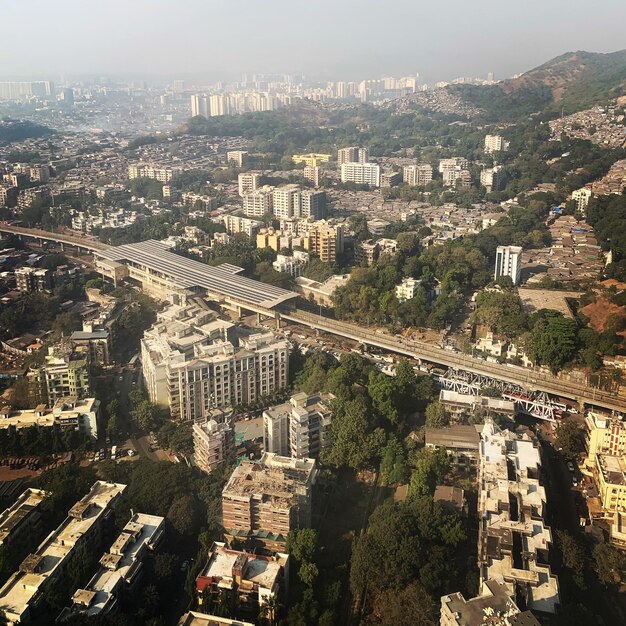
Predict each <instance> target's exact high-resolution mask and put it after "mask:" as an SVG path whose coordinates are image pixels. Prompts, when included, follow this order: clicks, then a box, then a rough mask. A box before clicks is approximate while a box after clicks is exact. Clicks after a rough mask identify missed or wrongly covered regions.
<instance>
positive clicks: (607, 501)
mask: <svg viewBox="0 0 626 626" xmlns="http://www.w3.org/2000/svg"><path fill="white" fill-rule="evenodd" d="M593 476H594V478H595V480H596V484H597V486H598V491H599V493H600V498H601V499H602V509H603V510H604V511H605V512H613V513H614V512H615V511H626V457H625V456H624V455H619V456H612V455H609V454H597V455H596V462H595V466H594V468H593Z"/></svg>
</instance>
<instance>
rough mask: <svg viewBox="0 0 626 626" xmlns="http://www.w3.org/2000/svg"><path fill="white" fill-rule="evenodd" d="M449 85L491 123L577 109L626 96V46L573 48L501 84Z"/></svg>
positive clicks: (452, 90) (569, 111)
mask: <svg viewBox="0 0 626 626" xmlns="http://www.w3.org/2000/svg"><path fill="white" fill-rule="evenodd" d="M448 89H449V90H450V91H451V92H453V93H455V94H457V95H460V96H461V97H463V98H464V99H466V100H467V101H468V102H470V103H471V104H472V105H474V106H477V107H478V108H480V109H481V110H482V111H483V114H484V117H485V118H487V119H488V120H490V121H496V120H507V121H508V120H514V119H516V118H518V117H522V116H525V115H528V114H530V113H535V112H539V111H543V110H546V109H547V110H548V111H560V110H561V109H564V110H565V111H566V112H567V113H573V112H575V111H580V110H582V109H586V108H589V107H591V106H593V105H594V104H604V103H605V102H606V101H608V100H610V99H613V98H617V97H619V96H622V95H624V94H626V50H620V51H618V52H611V53H609V54H600V53H596V52H584V51H578V52H568V53H566V54H563V55H561V56H558V57H556V58H554V59H552V60H550V61H548V62H547V63H544V64H543V65H540V66H539V67H536V68H534V69H532V70H529V71H528V72H525V73H524V74H522V75H521V76H519V77H517V78H512V79H508V80H505V81H503V82H501V83H499V84H498V85H493V86H489V87H477V86H471V85H454V86H451V87H449V88H448Z"/></svg>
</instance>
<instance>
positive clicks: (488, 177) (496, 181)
mask: <svg viewBox="0 0 626 626" xmlns="http://www.w3.org/2000/svg"><path fill="white" fill-rule="evenodd" d="M504 181H505V177H504V170H503V169H502V167H501V166H500V165H496V166H495V167H488V168H485V169H484V170H483V171H482V172H481V173H480V184H481V185H482V186H483V187H484V188H485V189H486V190H487V193H491V192H492V191H499V190H500V189H502V187H503V185H504Z"/></svg>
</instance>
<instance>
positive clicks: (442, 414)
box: [426, 400, 450, 428]
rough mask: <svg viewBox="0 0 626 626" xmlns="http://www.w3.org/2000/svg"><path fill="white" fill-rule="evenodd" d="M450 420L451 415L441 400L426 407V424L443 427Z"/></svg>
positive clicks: (432, 426)
mask: <svg viewBox="0 0 626 626" xmlns="http://www.w3.org/2000/svg"><path fill="white" fill-rule="evenodd" d="M449 422H450V416H449V415H448V412H447V411H446V409H445V407H444V406H443V404H441V402H439V400H436V401H435V402H431V403H430V404H429V405H428V406H427V407H426V426H430V427H431V428H443V427H444V426H447V425H448V423H449Z"/></svg>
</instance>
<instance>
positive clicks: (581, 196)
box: [572, 187, 593, 215]
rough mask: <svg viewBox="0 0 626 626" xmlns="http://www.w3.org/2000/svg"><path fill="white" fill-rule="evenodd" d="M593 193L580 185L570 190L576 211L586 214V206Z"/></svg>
mask: <svg viewBox="0 0 626 626" xmlns="http://www.w3.org/2000/svg"><path fill="white" fill-rule="evenodd" d="M591 196H593V193H592V191H591V189H589V188H588V187H582V188H581V189H576V190H575V191H573V192H572V200H573V201H574V202H575V203H576V211H577V212H578V213H581V214H582V215H586V214H587V206H589V200H591Z"/></svg>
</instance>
